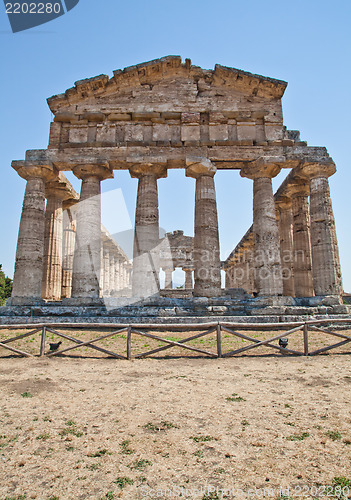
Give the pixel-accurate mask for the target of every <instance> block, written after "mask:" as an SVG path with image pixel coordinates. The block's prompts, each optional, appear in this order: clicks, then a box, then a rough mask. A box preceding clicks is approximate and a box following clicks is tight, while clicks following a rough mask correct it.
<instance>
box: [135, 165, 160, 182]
mask: <svg viewBox="0 0 351 500" xmlns="http://www.w3.org/2000/svg"><path fill="white" fill-rule="evenodd" d="M129 173H130V176H131V177H133V178H137V179H140V177H144V176H145V175H152V176H154V177H156V178H157V179H160V178H165V177H167V167H165V166H163V165H156V164H154V163H136V164H135V165H132V166H131V167H130V168H129Z"/></svg>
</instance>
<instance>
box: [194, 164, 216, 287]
mask: <svg viewBox="0 0 351 500" xmlns="http://www.w3.org/2000/svg"><path fill="white" fill-rule="evenodd" d="M216 170H217V169H216V167H215V166H214V165H213V164H212V163H211V162H210V161H209V160H208V159H201V158H200V159H198V160H195V159H193V160H192V159H187V168H186V176H187V177H193V178H195V179H196V187H195V221H194V253H193V256H194V278H195V283H194V296H196V297H218V296H220V295H221V294H222V290H221V262H220V257H219V234H218V216H217V201H216V189H215V183H214V175H215V173H216Z"/></svg>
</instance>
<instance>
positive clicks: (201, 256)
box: [10, 56, 347, 316]
mask: <svg viewBox="0 0 351 500" xmlns="http://www.w3.org/2000/svg"><path fill="white" fill-rule="evenodd" d="M286 86H287V83H286V82H284V81H281V80H276V79H273V78H268V77H264V76H261V75H256V74H251V73H247V72H245V71H241V70H238V69H234V68H229V67H224V66H220V65H216V66H215V68H214V70H205V69H202V68H200V67H198V66H194V65H192V64H191V61H190V60H189V59H186V60H185V62H182V60H181V58H180V57H179V56H168V57H164V58H162V59H157V60H154V61H151V62H148V63H143V64H138V65H136V66H131V67H128V68H125V69H124V70H117V71H114V72H113V76H112V77H111V78H110V77H109V76H107V75H99V76H96V77H93V78H88V79H85V80H80V81H77V82H76V83H75V85H74V87H72V88H70V89H68V90H66V91H65V92H64V93H63V94H59V95H55V96H53V97H50V98H49V99H48V105H49V107H50V110H51V111H52V113H53V115H54V119H53V122H52V123H51V125H50V137H49V145H48V148H47V149H45V150H29V151H27V152H26V156H25V160H19V161H18V160H17V161H13V162H12V167H13V168H14V169H15V170H16V171H17V173H18V174H19V175H20V176H21V177H23V178H24V179H25V180H26V181H27V186H26V192H25V197H24V203H23V210H22V217H21V223H20V230H19V237H18V245H17V254H16V265H15V274H14V287H13V295H12V298H11V300H10V304H11V307H15V306H16V305H17V306H21V305H22V306H23V305H30V304H37V303H40V304H43V302H40V301H43V300H48V299H49V300H55V301H61V300H62V305H64V306H65V307H68V306H69V305H70V304H74V305H75V306H85V305H98V304H101V297H103V296H106V295H107V296H109V297H115V298H116V300H118V297H119V296H120V295H121V294H120V293H119V291H120V290H121V289H122V290H123V289H125V290H126V289H128V290H129V292H128V293H126V294H125V296H127V295H128V294H129V295H131V296H132V297H134V298H135V300H140V301H141V302H140V304H142V303H144V304H145V303H146V302H145V300H146V299H147V298H148V297H149V298H150V297H152V298H153V300H154V302H153V303H154V304H155V300H156V299H157V297H160V295H161V294H160V283H159V271H160V269H161V268H163V269H164V270H165V272H166V287H165V288H166V289H167V288H168V289H170V288H171V274H170V273H171V272H172V271H173V269H174V268H175V267H177V266H180V267H182V268H183V270H184V271H185V273H186V284H185V289H186V290H188V291H190V293H188V295H187V297H184V298H183V299H182V300H184V301H187V302H186V307H187V308H188V309H187V310H188V311H190V309H191V307H192V304H195V303H196V304H199V303H200V302H199V301H198V299H199V298H205V299H207V302H206V301H202V302H201V303H203V304H204V303H205V302H206V304H207V305H206V307H207V309H206V310H205V313H204V314H207V313H208V314H212V313H214V312H215V311H217V312H218V311H221V314H228V315H232V316H233V315H235V314H234V313H233V311H237V314H242V315H244V316H245V315H249V314H252V310H255V307H256V308H259V310H260V311H261V313H262V311H263V310H264V308H265V307H266V306H267V307H268V308H269V307H271V308H272V305H277V304H278V305H279V307H281V309H280V313H279V314H286V315H289V314H290V313H289V312H288V309H287V308H288V307H292V306H293V307H294V308H295V309H294V310H295V312H294V314H298V311H297V309H298V308H299V307H301V308H302V306H303V307H306V306H311V307H312V308H313V307H314V308H315V309H314V310H313V313H314V314H315V313H318V314H330V313H337V312H338V313H346V312H347V310H346V309H345V306H342V303H341V301H340V296H341V293H342V281H341V271H340V263H339V255H338V246H337V239H336V232H335V223H334V218H333V211H332V205H331V199H330V192H329V185H328V178H329V177H330V176H331V175H332V174H334V173H335V164H334V162H333V160H332V159H331V158H330V156H329V155H328V152H327V150H326V148H324V147H311V146H308V145H307V143H306V142H304V141H301V140H300V134H299V132H297V131H291V130H287V129H286V127H285V126H284V124H283V113H282V103H281V98H282V96H283V94H284V91H285V89H286ZM172 168H176V169H183V170H184V173H185V178H184V182H187V177H192V178H194V179H195V180H196V189H195V199H194V203H195V220H194V238H190V239H189V240H187V241H186V240H185V239H184V238H186V237H184V235H183V234H180V233H179V232H178V234H177V233H173V234H169V235H168V237H167V241H168V247H169V248H171V250H167V249H166V250H165V244H164V243H162V242H161V240H160V235H159V206H158V192H157V184H158V179H160V178H162V177H166V176H167V171H168V170H169V169H172ZM281 169H286V170H287V177H286V179H285V181H284V182H283V184H282V186H281V187H280V188H279V189H278V191H277V193H275V194H274V193H273V190H272V178H274V177H275V176H276V175H277V174H278V173H279V172H280V171H281ZM120 170H128V171H129V172H130V175H131V177H133V178H135V179H136V180H137V182H138V191H137V200H136V216H135V236H134V254H133V269H132V270H131V263H130V261H129V259H128V258H127V256H126V255H125V254H124V252H123V251H122V250H121V249H118V248H117V247H116V248H115V249H114V250H113V249H112V247H113V243H112V242H111V241H110V240H109V236H108V235H107V234H106V233H105V232H104V231H103V232H101V206H100V193H101V183H102V182H103V181H104V180H105V179H111V178H112V177H113V176H114V175H118V172H119V171H120ZM218 170H239V171H240V174H241V176H242V177H247V178H249V179H252V182H253V225H252V227H251V228H250V229H249V230H248V232H247V233H246V234H245V236H244V237H243V238H242V240H241V241H240V243H239V244H238V245H237V247H236V248H235V249H234V250H233V252H232V253H231V255H230V256H229V257H228V259H227V260H226V261H225V262H224V263H223V262H221V261H220V254H219V231H218V218H217V204H216V190H215V177H216V172H217V171H218ZM65 171H71V172H73V174H74V175H75V176H76V177H77V178H78V179H81V181H82V183H81V192H80V195H79V196H78V195H77V194H76V193H74V191H73V189H72V187H71V186H70V184H69V183H68V181H67V179H66V178H65V176H64V172H65ZM45 200H47V201H45ZM78 201H79V202H78ZM77 202H78V203H77ZM73 209H74V210H73ZM73 211H74V212H75V215H74V217H72V212H73ZM62 214H65V215H64V216H62ZM117 216H118V214H116V217H117ZM63 223H64V230H63V229H62V225H63ZM72 224H73V225H74V233H75V235H74V236H75V241H73V239H72ZM70 232H71V233H70ZM62 238H63V240H64V245H62ZM70 238H71V239H70ZM177 239H178V240H177ZM176 240H177V241H178V243H177V244H176ZM181 240H182V241H181ZM172 241H173V243H172ZM72 245H73V246H72ZM68 247H69V248H70V250H67V248H68ZM73 248H74V250H72V249H73ZM177 248H178V250H177ZM180 248H183V250H184V251H183V253H182V252H180V250H179V249H180ZM62 249H63V250H62ZM167 252H168V253H167ZM177 259H178V260H177ZM107 268H108V269H113V271H112V272H111V271H110V272H108V273H107V272H106V269H107ZM102 269H105V271H103V272H102ZM221 269H225V273H226V280H225V287H222V284H221ZM192 273H193V276H192ZM193 279H194V282H193ZM67 282H69V285H67ZM129 284H130V285H131V286H130V287H129ZM68 288H69V291H67V290H68ZM240 294H241V295H240ZM164 295H165V294H164ZM166 295H167V294H166ZM163 299H164V300H163V302H162V297H160V301H159V302H158V306H159V307H160V308H162V307H164V308H165V307H166V305H167V307H168V306H169V308H170V309H171V308H173V309H172V311H174V310H175V308H174V304H173V305H172V303H171V302H167V300H168V301H171V300H172V297H171V296H168V299H166V297H164V298H163ZM174 300H177V299H176V298H175V299H174ZM38 301H39V302H38ZM99 301H100V302H99ZM143 301H144V302H143ZM165 301H166V302H165ZM231 301H232V302H231ZM255 301H256V302H255ZM234 302H235V304H234ZM231 303H232V304H234V305H233V307H232V306H231V305H230V304H231ZM116 304H117V302H116ZM162 304H163V306H162ZM184 304H185V303H184ZM184 304H183V305H184ZM216 304H217V305H216ZM238 304H239V305H238ZM255 304H258V305H256V306H255ZM178 305H179V304H178ZM140 307H141V306H140ZM216 307H217V309H216ZM240 307H241V309H240ZM279 307H278V309H279ZM282 307H283V309H282ZM328 307H329V309H328ZM316 308H317V309H316ZM318 308H319V309H318ZM331 308H332V309H331ZM338 308H339V309H338ZM239 309H240V311H239ZM257 310H258V309H257ZM178 311H179V309H178ZM198 311H199V309H198V308H197V314H199V312H198ZM226 311H227V312H226ZM269 311H270V312H269V314H272V309H270V310H269ZM301 312H302V311H301ZM172 314H173V313H172ZM174 314H177V313H174ZM179 314H180V313H179ZM276 314H278V313H276Z"/></svg>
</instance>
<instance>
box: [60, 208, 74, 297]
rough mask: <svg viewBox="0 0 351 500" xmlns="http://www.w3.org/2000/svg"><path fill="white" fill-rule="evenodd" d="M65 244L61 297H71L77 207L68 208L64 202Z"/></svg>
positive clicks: (63, 245)
mask: <svg viewBox="0 0 351 500" xmlns="http://www.w3.org/2000/svg"><path fill="white" fill-rule="evenodd" d="M63 208H64V211H63V244H62V252H63V257H62V288H61V297H62V298H63V299H69V298H70V297H71V295H72V273H73V255H74V245H75V241H76V209H75V207H71V208H66V209H65V203H64V204H63Z"/></svg>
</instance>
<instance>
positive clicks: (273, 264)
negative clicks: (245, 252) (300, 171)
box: [240, 163, 283, 295]
mask: <svg viewBox="0 0 351 500" xmlns="http://www.w3.org/2000/svg"><path fill="white" fill-rule="evenodd" d="M279 172H280V168H279V167H278V166H276V165H274V164H273V165H272V164H260V163H257V164H255V165H250V166H248V167H245V168H244V169H242V170H241V172H240V174H241V176H242V177H248V178H250V179H253V181H254V183H253V237H254V245H255V256H254V259H255V287H256V289H257V292H258V294H259V295H282V293H283V280H282V266H281V258H280V241H279V229H278V224H277V218H276V212H275V203H274V197H273V189H272V177H275V176H276V175H277V174H278V173H279Z"/></svg>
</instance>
